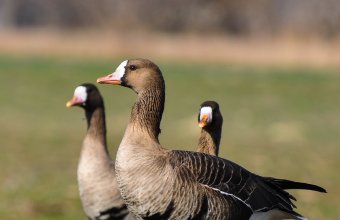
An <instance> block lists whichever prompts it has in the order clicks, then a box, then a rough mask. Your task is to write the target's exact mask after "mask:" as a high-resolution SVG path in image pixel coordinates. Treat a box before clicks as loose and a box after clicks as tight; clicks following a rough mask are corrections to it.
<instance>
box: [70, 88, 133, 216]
mask: <svg viewBox="0 0 340 220" xmlns="http://www.w3.org/2000/svg"><path fill="white" fill-rule="evenodd" d="M66 106H67V107H72V106H80V107H82V108H83V109H84V110H85V115H86V119H87V133H86V136H85V138H84V141H83V144H82V149H81V154H80V159H79V163H78V171H77V176H78V187H79V193H80V199H81V202H82V205H83V209H84V211H85V213H86V215H87V216H88V218H89V219H91V220H98V219H108V220H113V219H133V215H132V214H130V213H129V211H128V209H127V207H126V205H125V203H124V201H123V200H122V198H121V195H120V192H119V190H118V185H117V181H116V177H115V171H114V162H113V161H112V160H111V158H110V155H109V152H108V149H107V145H106V125H105V110H104V101H103V99H102V96H101V95H100V92H99V90H98V89H97V87H96V86H94V85H93V84H89V83H84V84H82V85H80V86H78V87H77V88H76V89H75V91H74V96H73V98H72V99H71V100H70V101H68V102H67V103H66Z"/></svg>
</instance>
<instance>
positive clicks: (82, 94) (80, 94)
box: [74, 86, 87, 102]
mask: <svg viewBox="0 0 340 220" xmlns="http://www.w3.org/2000/svg"><path fill="white" fill-rule="evenodd" d="M74 96H76V97H77V98H78V99H81V100H82V101H83V102H85V101H86V99H87V92H86V87H85V86H78V87H77V88H76V89H75V90H74Z"/></svg>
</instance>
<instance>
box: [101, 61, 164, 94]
mask: <svg viewBox="0 0 340 220" xmlns="http://www.w3.org/2000/svg"><path fill="white" fill-rule="evenodd" d="M97 83H101V84H113V85H121V86H125V87H129V88H131V89H133V90H134V91H135V92H136V93H140V92H142V91H144V90H147V89H148V88H151V87H155V86H156V87H157V85H164V80H163V76H162V73H161V71H160V69H159V67H158V66H157V65H156V64H154V63H153V62H151V61H150V60H146V59H131V60H125V61H123V62H122V63H121V64H120V65H119V66H118V67H117V68H116V70H115V71H114V72H113V73H111V74H109V75H107V76H104V77H100V78H98V79H97Z"/></svg>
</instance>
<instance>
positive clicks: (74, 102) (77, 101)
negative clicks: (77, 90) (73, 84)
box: [66, 96, 83, 108]
mask: <svg viewBox="0 0 340 220" xmlns="http://www.w3.org/2000/svg"><path fill="white" fill-rule="evenodd" d="M82 104H83V101H82V100H81V99H79V98H78V97H77V96H73V97H72V99H71V100H70V101H68V102H67V103H66V107H67V108H70V107H72V106H76V105H82Z"/></svg>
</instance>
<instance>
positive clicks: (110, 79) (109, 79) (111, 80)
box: [97, 72, 122, 85]
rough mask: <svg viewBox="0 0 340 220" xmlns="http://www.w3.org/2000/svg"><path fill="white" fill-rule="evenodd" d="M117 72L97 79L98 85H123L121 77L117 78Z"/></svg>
mask: <svg viewBox="0 0 340 220" xmlns="http://www.w3.org/2000/svg"><path fill="white" fill-rule="evenodd" d="M117 75H118V74H116V72H114V73H111V74H109V75H107V76H103V77H99V78H98V79H97V83H100V84H113V85H120V84H122V81H121V80H120V77H119V76H117Z"/></svg>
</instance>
